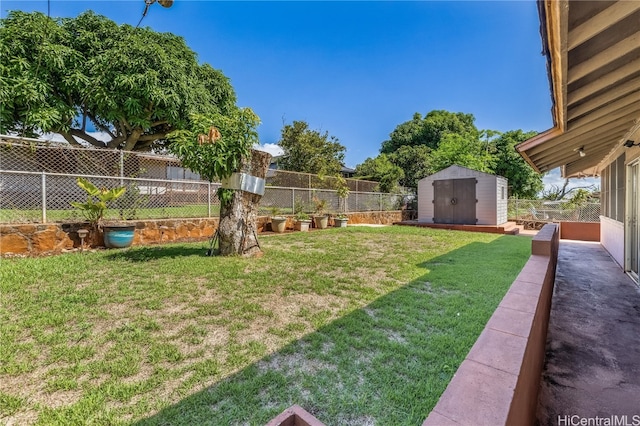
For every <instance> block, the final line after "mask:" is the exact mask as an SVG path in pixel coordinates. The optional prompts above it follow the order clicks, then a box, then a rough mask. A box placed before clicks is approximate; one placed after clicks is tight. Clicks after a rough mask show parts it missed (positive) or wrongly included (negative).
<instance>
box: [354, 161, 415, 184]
mask: <svg viewBox="0 0 640 426" xmlns="http://www.w3.org/2000/svg"><path fill="white" fill-rule="evenodd" d="M355 176H356V177H358V178H361V179H367V180H373V181H376V182H379V184H378V186H379V189H380V191H382V192H394V191H396V190H398V185H399V183H400V180H401V179H403V178H404V172H403V171H402V169H401V168H400V167H398V166H396V165H395V164H393V163H392V162H391V161H390V160H389V157H388V156H387V155H386V154H380V155H378V156H377V157H374V158H367V159H366V160H364V162H363V163H362V164H358V165H357V166H356V171H355Z"/></svg>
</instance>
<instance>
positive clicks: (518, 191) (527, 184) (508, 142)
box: [490, 130, 544, 199]
mask: <svg viewBox="0 0 640 426" xmlns="http://www.w3.org/2000/svg"><path fill="white" fill-rule="evenodd" d="M535 135H536V132H523V131H522V130H511V131H508V132H504V133H501V134H499V135H498V136H497V137H496V138H494V139H493V140H492V141H491V142H490V143H491V145H493V148H494V149H493V151H494V154H493V166H492V171H493V173H495V174H497V175H499V176H504V177H506V178H507V179H508V180H509V188H510V195H511V196H516V197H518V198H528V199H535V198H537V197H538V194H539V193H540V191H542V189H543V187H544V185H543V184H542V175H540V174H539V173H536V172H535V171H534V170H533V169H532V168H531V166H529V164H527V162H526V161H525V160H524V158H522V156H521V155H520V154H518V152H517V151H516V148H515V146H516V145H517V144H519V143H520V142H523V141H525V140H527V139H529V138H531V137H533V136H535Z"/></svg>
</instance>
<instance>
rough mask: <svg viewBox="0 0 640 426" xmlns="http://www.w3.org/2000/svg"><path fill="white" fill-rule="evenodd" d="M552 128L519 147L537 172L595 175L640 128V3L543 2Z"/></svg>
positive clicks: (622, 0)
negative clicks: (557, 169) (551, 105)
mask: <svg viewBox="0 0 640 426" xmlns="http://www.w3.org/2000/svg"><path fill="white" fill-rule="evenodd" d="M538 12H539V14H540V33H541V36H542V42H543V53H544V54H546V56H547V71H548V74H549V81H550V85H551V97H552V101H553V107H552V114H553V121H554V127H553V128H552V129H550V130H547V131H545V132H543V133H540V134H538V135H537V136H535V137H533V138H531V139H529V140H527V141H525V142H522V143H521V144H519V145H518V146H517V147H516V148H517V150H518V151H519V152H520V154H521V155H522V156H523V157H524V159H525V160H526V161H527V162H528V163H529V164H530V165H531V166H532V167H533V168H534V169H535V170H536V171H538V172H542V173H544V172H547V171H549V170H552V169H554V168H556V167H561V169H562V175H563V176H564V177H575V176H595V175H598V174H599V172H600V170H601V169H602V168H603V167H604V166H606V164H605V162H606V160H607V158H608V157H609V154H610V153H611V152H613V151H614V150H616V149H617V148H619V147H620V146H621V145H622V144H623V143H624V142H625V141H626V140H627V139H629V138H630V136H631V135H632V134H633V133H634V132H635V131H637V130H638V128H639V127H640V1H628V0H617V1H579V0H571V1H569V0H538Z"/></svg>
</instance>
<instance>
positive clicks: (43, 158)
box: [0, 140, 405, 223]
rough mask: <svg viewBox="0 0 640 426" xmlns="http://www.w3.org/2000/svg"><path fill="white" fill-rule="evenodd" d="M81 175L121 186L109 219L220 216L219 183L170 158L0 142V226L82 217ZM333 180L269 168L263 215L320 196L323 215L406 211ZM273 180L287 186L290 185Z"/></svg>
mask: <svg viewBox="0 0 640 426" xmlns="http://www.w3.org/2000/svg"><path fill="white" fill-rule="evenodd" d="M80 176H82V177H84V178H86V179H88V180H89V181H91V182H92V183H93V184H94V185H96V186H98V187H100V188H106V189H110V188H115V187H122V186H123V187H125V188H126V191H125V193H124V195H123V196H122V197H120V198H118V199H117V200H115V201H114V202H113V203H111V205H110V206H109V207H110V208H109V209H108V210H107V211H106V213H105V219H107V220H116V219H117V220H130V219H167V218H184V217H215V216H218V214H219V210H220V202H219V200H218V198H217V196H216V192H217V190H218V188H219V187H220V184H219V183H210V182H206V181H201V180H199V176H198V175H196V174H194V173H192V172H190V171H189V170H188V169H185V168H183V167H181V165H180V162H179V161H177V160H176V159H173V158H171V157H164V156H159V155H151V154H139V153H133V152H123V151H115V150H102V149H84V148H80V149H77V148H69V147H65V146H60V145H50V146H49V145H38V144H36V143H35V142H34V143H32V144H24V143H16V142H15V141H10V140H2V141H0V223H46V222H58V221H75V220H83V219H84V218H83V217H82V212H80V211H79V210H77V209H75V208H74V207H72V206H71V204H70V203H71V202H72V201H76V202H84V201H86V199H87V194H86V193H85V192H84V191H83V190H82V189H81V188H80V187H79V186H78V185H77V183H76V181H77V178H78V177H80ZM332 179H333V178H326V177H325V178H323V179H320V178H318V177H317V176H315V175H308V174H305V173H292V172H281V171H276V170H270V171H269V174H268V177H267V186H266V189H265V194H264V197H263V198H262V200H261V203H260V213H261V214H265V215H268V214H272V213H273V212H275V211H278V212H279V213H280V214H292V213H294V212H298V211H304V212H307V213H313V212H314V210H315V200H318V199H321V200H325V201H326V211H327V212H334V213H338V212H347V211H352V212H354V211H381V210H382V211H384V210H396V209H400V208H402V207H403V202H404V200H405V196H403V195H400V194H386V193H379V192H374V191H373V190H371V191H367V189H375V186H376V185H377V183H376V182H368V181H360V180H357V179H347V182H348V185H349V188H350V189H351V188H357V189H358V190H355V189H351V192H350V194H349V196H348V197H347V198H340V197H338V195H337V192H336V191H335V189H333V187H332V185H335V182H333V181H332ZM276 183H288V184H289V187H284V186H282V185H276ZM308 185H312V186H311V187H309V186H308ZM313 185H317V187H314V186H313ZM327 187H329V188H327Z"/></svg>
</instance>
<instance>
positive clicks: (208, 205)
mask: <svg viewBox="0 0 640 426" xmlns="http://www.w3.org/2000/svg"><path fill="white" fill-rule="evenodd" d="M207 216H208V217H211V182H207Z"/></svg>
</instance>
